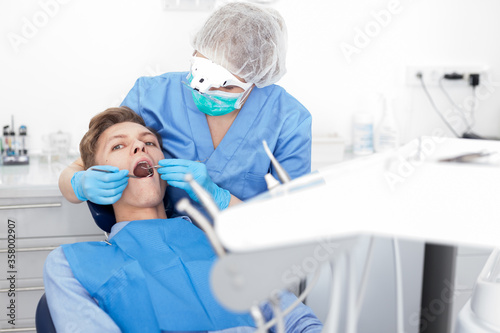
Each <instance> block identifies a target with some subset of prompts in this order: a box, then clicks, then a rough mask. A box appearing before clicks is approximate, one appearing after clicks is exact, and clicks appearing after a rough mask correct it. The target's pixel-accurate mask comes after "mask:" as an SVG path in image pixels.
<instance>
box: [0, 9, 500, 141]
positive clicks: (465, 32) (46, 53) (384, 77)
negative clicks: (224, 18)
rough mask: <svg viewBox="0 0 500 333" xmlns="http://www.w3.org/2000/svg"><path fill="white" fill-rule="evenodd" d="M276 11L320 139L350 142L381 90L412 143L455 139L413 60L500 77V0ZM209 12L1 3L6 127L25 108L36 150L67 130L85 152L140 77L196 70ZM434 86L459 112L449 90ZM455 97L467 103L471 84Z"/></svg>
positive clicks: (493, 128)
mask: <svg viewBox="0 0 500 333" xmlns="http://www.w3.org/2000/svg"><path fill="white" fill-rule="evenodd" d="M44 4H45V5H44ZM47 4H52V5H47ZM54 4H58V5H57V7H56V6H54ZM274 7H275V8H277V9H278V10H279V11H280V12H281V13H282V14H283V16H284V17H285V19H286V21H287V24H288V28H289V55H288V74H287V75H286V76H285V77H284V78H283V79H282V80H281V82H280V84H281V85H283V86H284V87H285V88H286V89H287V90H288V91H290V92H291V93H292V94H293V95H294V96H296V97H297V98H298V99H299V100H300V101H301V102H302V103H303V104H304V105H305V106H306V107H308V108H309V110H310V111H311V113H312V114H313V118H314V120H313V131H314V135H315V136H323V135H330V134H333V133H338V134H340V135H341V136H343V137H344V138H345V139H346V140H347V141H350V135H351V131H350V129H351V117H352V114H353V112H355V111H357V110H359V109H360V108H368V107H370V108H371V105H372V104H373V103H372V102H370V98H369V96H370V94H371V93H373V92H382V93H386V94H392V95H394V96H395V97H396V98H397V101H396V116H397V118H398V122H399V124H400V127H401V129H402V139H403V140H402V141H403V142H406V141H408V140H410V139H411V138H414V137H415V136H418V135H422V134H432V133H433V131H434V130H435V129H437V128H438V129H442V130H443V131H445V132H446V133H448V134H449V135H451V134H450V132H449V131H448V130H447V129H446V127H445V126H444V125H443V123H442V122H441V120H440V119H439V117H438V116H437V115H436V114H435V112H434V111H433V110H432V109H431V107H430V104H429V102H428V100H427V99H426V97H425V95H424V94H423V92H422V90H421V89H420V88H419V87H408V86H407V85H406V84H405V73H406V67H407V66H408V65H443V66H452V65H476V64H477V65H487V66H489V67H490V69H491V72H490V74H491V80H492V81H495V78H498V77H499V70H500V69H499V68H498V65H497V63H498V62H499V61H500V60H499V59H500V43H496V42H495V41H496V38H495V35H496V33H497V32H498V31H500V20H498V14H499V13H500V2H498V1H496V0H480V1H471V0H455V1H452V0H441V1H431V0H420V1H412V0H399V1H396V0H376V1H373V0H372V1H368V0H355V1H352V0H343V1H339V0H338V1H331V0H311V1H304V0H302V1H299V0H280V1H278V2H276V3H275V4H274ZM44 8H45V9H44ZM388 9H393V12H394V14H392V15H391V16H390V17H385V20H386V22H387V24H385V26H383V27H381V28H380V30H379V31H375V34H374V36H373V38H370V40H369V43H367V45H366V46H362V47H360V48H359V53H355V54H352V56H351V57H350V58H348V57H346V56H345V54H343V53H342V51H341V45H342V44H344V45H346V44H351V45H355V42H356V41H357V42H358V45H359V41H360V40H356V38H359V37H357V34H358V32H357V31H359V30H358V29H361V30H365V29H367V28H370V27H372V28H373V27H375V26H374V24H375V23H376V22H377V21H376V19H375V16H374V13H379V16H380V15H381V14H380V13H382V11H383V10H388ZM394 9H395V10H394ZM46 13H48V14H46ZM207 15H208V14H207V13H206V12H169V11H164V10H162V7H161V1H160V0H145V1H132V0H126V1H124V0H107V1H97V0H87V1H77V0H72V1H71V0H69V1H68V0H64V1H63V0H24V1H16V0H3V1H1V2H0V22H1V23H0V36H1V39H0V60H1V61H0V91H1V93H0V101H1V111H0V125H2V126H3V125H4V124H9V123H10V116H11V114H14V115H15V121H16V127H18V126H19V125H20V124H21V123H22V124H25V125H27V126H28V130H29V133H30V135H31V136H32V138H33V140H32V142H33V148H34V149H40V148H41V145H42V144H41V141H40V138H41V136H42V135H43V134H46V133H49V132H53V131H57V130H64V131H69V132H71V133H73V141H74V144H73V147H75V148H76V147H77V142H78V141H79V139H80V138H81V136H82V135H83V133H84V132H85V129H86V126H87V124H88V120H89V119H90V117H91V116H92V115H93V114H95V113H97V112H100V111H102V110H104V109H105V108H107V107H109V106H113V105H117V104H119V102H120V101H121V100H122V98H123V97H124V96H125V94H126V93H127V92H128V90H129V89H130V88H131V87H132V85H133V83H134V81H135V79H136V78H137V77H139V76H141V75H154V74H159V73H161V72H165V71H177V70H186V69H187V68H188V64H189V56H190V55H191V52H192V49H191V47H190V44H189V36H190V35H191V34H192V33H193V32H194V31H195V29H196V27H198V26H199V24H200V23H201V20H202V19H203V18H204V17H206V16H207ZM44 18H48V19H47V20H44ZM31 24H34V25H35V29H29V28H28V27H29V26H30V25H31ZM36 26H38V28H37V27H36ZM16 38H17V42H18V44H16V43H15V42H13V39H16ZM23 38H24V40H21V39H23ZM365 42H366V41H365ZM489 88H490V90H485V89H483V90H482V92H483V93H482V95H481V96H482V100H481V103H480V105H479V109H478V112H477V125H476V127H475V128H474V131H475V132H477V133H479V134H483V135H495V136H500V112H499V111H500V110H499V109H500V92H499V89H498V85H490V86H489ZM490 91H491V92H490ZM431 93H432V94H433V96H435V97H436V101H437V103H438V105H439V106H440V107H441V108H442V109H443V110H444V111H447V110H449V106H448V104H447V102H446V100H445V99H444V98H443V95H442V93H441V92H440V91H439V90H438V89H437V88H432V89H431ZM450 93H451V94H452V95H453V96H454V98H456V100H457V102H458V103H462V102H463V101H464V100H465V99H466V97H467V94H468V93H469V90H468V89H466V88H465V87H463V88H456V87H455V88H451V90H450ZM366 105H368V106H366ZM373 109H376V108H375V107H373Z"/></svg>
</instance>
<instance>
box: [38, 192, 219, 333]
mask: <svg viewBox="0 0 500 333" xmlns="http://www.w3.org/2000/svg"><path fill="white" fill-rule="evenodd" d="M182 198H187V199H189V201H190V203H191V204H192V205H193V206H195V207H196V208H197V209H198V210H199V211H200V212H202V213H203V215H205V217H207V218H208V219H209V221H210V222H211V223H212V224H213V220H212V218H211V217H210V216H209V215H208V213H207V212H206V210H205V209H204V207H203V206H202V205H201V204H199V203H197V202H195V201H193V200H192V199H191V198H190V197H189V196H188V195H187V193H186V192H185V191H184V190H181V189H178V188H176V187H173V186H168V187H167V193H166V195H165V198H164V200H163V202H164V203H165V211H166V213H167V216H168V217H169V218H170V217H176V216H180V215H186V214H182V213H180V212H178V211H177V210H176V209H175V205H174V203H175V202H178V201H179V200H181V199H182ZM87 205H88V207H89V210H90V213H91V214H92V217H93V218H94V221H95V223H96V224H97V226H98V227H99V228H101V229H102V230H103V231H104V232H105V233H106V237H107V234H108V233H109V232H111V227H112V226H113V224H115V223H116V219H115V214H114V212H113V207H112V206H111V205H106V206H103V205H98V204H95V203H93V202H90V201H87ZM193 222H194V221H193ZM195 225H196V223H195ZM35 326H36V331H37V333H56V329H55V327H54V323H53V322H52V317H51V315H50V311H49V306H48V304H47V299H46V297H45V294H43V295H42V297H41V298H40V300H39V301H38V305H37V308H36V314H35Z"/></svg>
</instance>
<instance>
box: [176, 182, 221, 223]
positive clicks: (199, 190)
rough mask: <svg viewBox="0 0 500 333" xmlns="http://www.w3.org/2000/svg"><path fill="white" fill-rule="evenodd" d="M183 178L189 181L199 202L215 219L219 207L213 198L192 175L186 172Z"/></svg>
mask: <svg viewBox="0 0 500 333" xmlns="http://www.w3.org/2000/svg"><path fill="white" fill-rule="evenodd" d="M184 179H185V180H186V181H187V182H188V183H189V185H190V186H191V188H192V189H193V191H194V193H195V194H196V196H197V197H198V199H199V200H200V203H201V204H202V205H203V207H205V209H206V210H207V212H208V214H210V216H211V217H212V219H214V220H215V217H216V216H217V215H218V214H219V207H217V204H216V203H215V201H214V199H212V197H211V196H210V194H208V192H207V191H206V190H205V189H204V188H203V186H201V185H200V184H198V182H197V181H196V180H194V178H193V175H191V174H189V173H188V174H187V175H186V176H185V177H184Z"/></svg>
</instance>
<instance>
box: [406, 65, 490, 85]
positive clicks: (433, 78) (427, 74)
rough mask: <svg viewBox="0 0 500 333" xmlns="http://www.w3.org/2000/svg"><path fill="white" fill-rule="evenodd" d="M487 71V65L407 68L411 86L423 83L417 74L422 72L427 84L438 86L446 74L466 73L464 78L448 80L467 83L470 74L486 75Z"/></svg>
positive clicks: (408, 80)
mask: <svg viewBox="0 0 500 333" xmlns="http://www.w3.org/2000/svg"><path fill="white" fill-rule="evenodd" d="M487 72H488V67H486V66H409V67H407V68H406V84H407V85H409V86H417V85H418V86H420V85H421V84H422V83H421V82H420V79H419V78H418V76H417V75H418V74H419V73H420V74H421V75H422V78H423V80H424V82H425V85H426V86H437V85H439V80H440V79H441V78H442V77H444V75H445V74H452V73H457V74H462V75H464V79H463V80H447V81H448V82H455V84H459V85H467V84H468V77H469V75H470V74H480V75H481V76H484V75H486V74H487Z"/></svg>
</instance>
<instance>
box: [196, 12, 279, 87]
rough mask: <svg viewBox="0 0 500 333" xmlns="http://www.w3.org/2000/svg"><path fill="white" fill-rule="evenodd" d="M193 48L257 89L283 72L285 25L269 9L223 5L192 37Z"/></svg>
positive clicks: (266, 84) (275, 13) (271, 82)
mask: <svg viewBox="0 0 500 333" xmlns="http://www.w3.org/2000/svg"><path fill="white" fill-rule="evenodd" d="M193 47H194V49H195V50H197V51H198V52H200V53H201V54H203V55H204V56H205V57H207V58H209V59H210V60H212V61H213V62H215V63H216V64H218V65H221V66H222V67H224V68H226V69H227V70H229V71H230V72H231V73H233V74H235V75H237V76H239V77H241V78H242V79H244V80H245V81H246V82H251V83H254V84H255V85H256V86H257V87H259V88H262V87H265V86H268V85H270V84H273V83H275V82H277V81H278V80H279V79H281V77H283V75H285V73H286V66H285V60H286V50H287V31H286V25H285V21H284V20H283V18H282V17H281V15H280V14H279V13H278V12H277V11H276V10H274V9H272V8H265V7H261V6H257V5H254V4H249V3H243V2H233V3H229V4H227V5H224V6H222V7H220V8H219V9H217V10H216V11H215V12H214V13H213V14H212V15H211V16H210V17H209V18H208V19H207V21H206V22H205V24H204V25H203V27H202V28H201V29H200V31H198V33H196V34H195V36H194V38H193Z"/></svg>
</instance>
